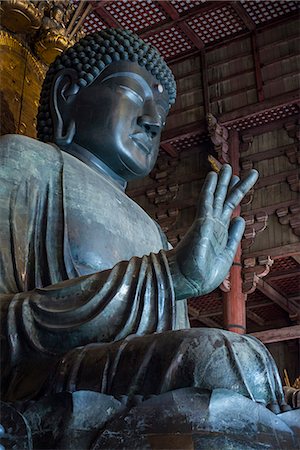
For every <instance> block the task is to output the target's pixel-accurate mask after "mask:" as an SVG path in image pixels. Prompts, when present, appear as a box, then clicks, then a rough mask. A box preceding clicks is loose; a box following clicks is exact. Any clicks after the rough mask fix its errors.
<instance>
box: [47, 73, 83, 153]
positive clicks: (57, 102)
mask: <svg viewBox="0 0 300 450" xmlns="http://www.w3.org/2000/svg"><path fill="white" fill-rule="evenodd" d="M77 78H78V77H77V72H76V71H75V70H73V69H65V70H63V71H61V72H60V73H58V74H57V76H56V79H55V81H54V83H53V88H52V96H51V98H52V101H51V105H50V111H51V115H52V121H53V140H54V142H55V144H57V145H58V146H59V147H67V146H69V145H70V144H71V143H72V141H73V139H74V136H75V133H76V123H75V120H74V119H73V118H72V112H71V111H72V104H73V102H74V98H75V96H76V94H77V92H78V91H79V89H80V88H79V86H78V85H77V83H76V82H77Z"/></svg>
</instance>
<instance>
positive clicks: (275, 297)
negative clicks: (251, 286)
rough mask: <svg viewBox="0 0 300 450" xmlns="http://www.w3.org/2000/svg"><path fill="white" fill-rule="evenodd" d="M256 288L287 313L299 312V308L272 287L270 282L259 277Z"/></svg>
mask: <svg viewBox="0 0 300 450" xmlns="http://www.w3.org/2000/svg"><path fill="white" fill-rule="evenodd" d="M257 289H258V290H259V291H260V292H262V293H263V294H264V295H266V296H267V297H268V298H269V299H271V300H272V301H273V302H274V303H276V304H277V305H278V306H280V307H281V308H282V309H284V311H286V312H288V313H289V314H299V313H300V309H299V307H297V306H296V305H295V304H294V303H292V302H291V301H290V300H289V299H288V298H286V297H285V296H284V295H282V294H280V293H279V292H278V291H276V289H274V288H273V287H272V286H271V285H270V284H268V283H267V282H266V281H264V280H262V279H261V278H259V279H258V282H257Z"/></svg>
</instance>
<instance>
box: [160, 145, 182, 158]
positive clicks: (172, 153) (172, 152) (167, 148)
mask: <svg viewBox="0 0 300 450" xmlns="http://www.w3.org/2000/svg"><path fill="white" fill-rule="evenodd" d="M160 147H161V148H162V149H163V150H164V151H165V152H167V153H168V155H170V156H172V158H177V157H178V151H177V150H176V148H175V147H173V145H172V144H170V143H169V142H162V143H161V144H160Z"/></svg>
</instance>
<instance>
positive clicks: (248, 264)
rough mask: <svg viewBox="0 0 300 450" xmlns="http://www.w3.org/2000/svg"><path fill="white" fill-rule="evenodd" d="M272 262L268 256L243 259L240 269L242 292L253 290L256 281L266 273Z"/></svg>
mask: <svg viewBox="0 0 300 450" xmlns="http://www.w3.org/2000/svg"><path fill="white" fill-rule="evenodd" d="M273 262H274V261H273V259H271V258H270V256H257V257H255V258H245V259H244V261H243V269H242V274H243V293H244V294H252V292H254V291H255V289H256V286H257V283H258V281H259V280H260V279H261V278H263V277H265V276H266V275H268V273H269V272H270V268H271V266H272V264H273Z"/></svg>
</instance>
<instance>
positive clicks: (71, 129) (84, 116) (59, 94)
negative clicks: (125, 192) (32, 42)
mask: <svg viewBox="0 0 300 450" xmlns="http://www.w3.org/2000/svg"><path fill="white" fill-rule="evenodd" d="M175 96H176V85H175V81H174V77H173V74H172V72H171V71H170V69H169V68H168V66H167V65H166V63H165V62H164V60H163V59H162V57H161V56H160V55H159V53H158V52H157V50H156V49H155V48H154V47H152V46H150V45H148V44H145V42H144V41H142V40H141V39H140V38H139V37H138V36H136V35H134V34H132V33H131V32H130V31H126V30H105V31H101V32H99V33H95V34H92V35H90V36H87V37H85V38H83V39H81V40H80V41H79V42H78V43H77V44H75V45H74V46H73V47H71V48H69V49H68V50H67V51H66V52H65V53H64V54H62V55H61V56H59V57H58V58H57V59H56V60H55V62H54V63H53V64H52V65H51V66H50V68H49V70H48V72H47V75H46V79H45V82H44V84H43V88H42V92H41V100H40V107H39V114H38V137H39V138H40V139H41V140H42V141H44V142H53V143H55V144H57V145H58V146H59V147H61V148H62V149H64V150H65V151H70V152H73V153H74V151H73V150H74V148H75V147H76V151H77V153H78V151H80V149H82V151H88V152H89V153H90V154H92V155H93V157H96V158H97V159H98V160H100V161H101V162H102V163H104V164H105V165H106V166H107V167H108V168H109V169H110V170H111V171H113V172H114V173H115V174H117V176H119V177H121V178H122V179H123V180H130V179H134V178H140V177H143V176H145V175H147V174H148V173H149V172H150V171H151V170H152V168H153V166H154V164H155V161H156V158H157V155H158V149H159V142H160V135H161V131H162V129H163V127H164V124H165V121H166V116H167V114H168V111H169V108H170V106H171V105H172V104H173V103H174V102H175ZM78 149H79V150H78Z"/></svg>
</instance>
